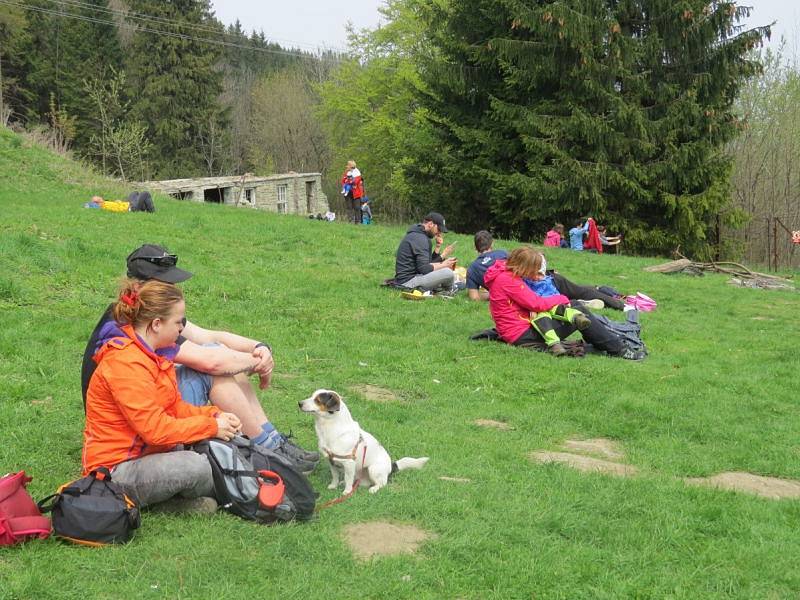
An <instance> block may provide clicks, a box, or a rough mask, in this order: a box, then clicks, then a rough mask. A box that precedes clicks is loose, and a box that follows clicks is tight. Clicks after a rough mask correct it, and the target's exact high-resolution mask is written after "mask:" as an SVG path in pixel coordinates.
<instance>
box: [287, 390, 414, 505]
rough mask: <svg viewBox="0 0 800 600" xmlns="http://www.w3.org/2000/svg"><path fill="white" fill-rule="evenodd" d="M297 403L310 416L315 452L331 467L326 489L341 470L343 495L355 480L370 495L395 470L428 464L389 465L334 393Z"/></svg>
mask: <svg viewBox="0 0 800 600" xmlns="http://www.w3.org/2000/svg"><path fill="white" fill-rule="evenodd" d="M298 404H299V405H300V410H302V411H303V412H307V413H311V414H313V415H314V429H315V430H316V432H317V443H318V444H319V451H320V453H321V454H324V455H325V456H327V457H328V461H329V462H330V466H331V484H330V485H329V486H328V489H329V490H334V489H336V488H337V487H338V485H339V471H343V472H344V494H345V495H346V494H349V493H350V492H352V490H353V484H354V482H355V481H356V480H358V482H359V484H360V483H365V484H366V483H369V484H370V488H369V491H370V493H371V494H374V493H375V492H377V491H378V490H379V489H381V488H382V487H383V486H385V485H386V484H387V483H388V481H389V476H390V475H391V474H392V473H394V472H395V471H403V470H405V469H421V468H422V467H424V466H425V463H426V462H428V457H427V456H426V457H423V458H401V459H400V460H398V461H397V462H392V459H391V458H389V453H388V452H386V450H385V449H384V447H383V446H381V444H380V442H378V440H376V439H375V438H374V437H372V435H370V434H369V433H368V432H366V431H364V430H363V429H361V427H360V426H359V424H358V423H357V422H356V421H354V420H353V417H352V416H351V415H350V411H349V410H348V409H347V406H346V405H345V403H344V401H343V400H342V397H341V396H340V395H339V394H337V393H336V392H333V391H331V390H317V391H316V392H314V393H313V394H312V395H311V397H310V398H307V399H305V400H302V401H300V402H298Z"/></svg>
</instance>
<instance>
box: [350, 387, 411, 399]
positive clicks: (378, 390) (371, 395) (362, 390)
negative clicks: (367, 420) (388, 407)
mask: <svg viewBox="0 0 800 600" xmlns="http://www.w3.org/2000/svg"><path fill="white" fill-rule="evenodd" d="M350 389H351V390H353V391H354V392H357V393H359V394H361V395H362V396H364V398H366V399H367V400H372V401H373V402H397V401H398V400H400V397H399V396H397V394H395V393H394V392H393V391H392V390H387V389H385V388H382V387H378V386H377V385H370V384H365V385H355V386H353V387H351V388H350Z"/></svg>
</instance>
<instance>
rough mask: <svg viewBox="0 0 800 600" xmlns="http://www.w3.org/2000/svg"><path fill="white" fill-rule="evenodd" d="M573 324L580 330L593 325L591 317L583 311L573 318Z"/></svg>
mask: <svg viewBox="0 0 800 600" xmlns="http://www.w3.org/2000/svg"><path fill="white" fill-rule="evenodd" d="M572 324H573V325H575V329H577V330H578V331H583V330H584V329H589V327H591V326H592V322H591V321H590V320H589V317H587V316H586V315H585V314H583V313H578V314H577V315H575V318H574V319H572Z"/></svg>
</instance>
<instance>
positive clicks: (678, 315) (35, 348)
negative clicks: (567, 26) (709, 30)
mask: <svg viewBox="0 0 800 600" xmlns="http://www.w3.org/2000/svg"><path fill="white" fill-rule="evenodd" d="M128 191H129V190H128V189H126V188H124V187H120V185H119V184H118V183H114V182H109V181H105V180H102V179H100V178H97V177H93V176H91V175H87V174H86V172H85V171H83V170H82V169H81V168H80V167H79V166H78V165H75V164H73V163H70V162H67V161H65V160H63V159H61V158H59V157H54V156H51V155H50V154H48V153H46V152H44V151H43V150H41V149H38V148H31V147H26V144H25V143H24V142H23V141H22V140H20V138H18V137H16V136H14V135H12V134H10V133H8V132H7V131H4V130H0V473H5V472H8V471H15V470H19V469H23V468H24V469H25V470H26V471H28V472H29V473H30V474H32V475H33V476H34V481H33V483H32V485H31V491H32V493H33V494H34V496H36V497H37V498H41V497H43V496H44V495H46V494H49V493H51V492H52V491H53V490H54V488H55V487H56V486H57V485H59V484H61V483H63V482H64V481H67V480H69V479H71V478H74V477H75V476H77V475H78V473H79V466H80V449H81V431H82V426H83V410H82V406H81V399H80V387H79V370H80V359H81V354H82V351H83V347H84V343H85V341H86V338H87V337H88V334H89V332H90V331H91V329H92V327H93V326H94V324H95V322H96V321H97V319H98V318H99V316H100V313H101V312H102V310H103V308H104V307H105V306H106V305H107V303H108V302H109V300H110V299H111V297H112V295H113V294H114V291H115V282H116V280H117V278H118V277H119V276H121V275H122V274H123V267H124V260H125V256H126V255H127V254H128V253H129V252H130V251H131V250H132V249H133V248H135V247H136V246H138V245H139V244H141V243H145V242H155V243H160V244H164V245H166V246H167V247H169V248H170V249H171V250H173V251H175V252H177V253H178V254H179V255H180V266H182V267H183V268H186V269H188V270H190V271H192V272H193V273H194V274H195V276H194V277H193V278H192V279H191V280H189V281H188V282H186V284H185V285H184V286H183V287H184V289H185V291H186V296H187V307H188V309H187V312H188V314H189V318H190V319H191V320H192V321H194V322H196V323H198V324H200V325H203V326H206V327H214V328H220V329H229V330H232V331H236V332H240V333H243V334H245V335H248V336H250V337H254V338H258V339H263V340H265V341H268V342H269V343H270V344H271V345H272V346H273V350H274V354H275V360H276V371H275V377H274V379H273V385H272V387H271V388H270V389H268V390H266V391H263V392H260V393H259V394H260V397H261V399H262V402H263V404H264V406H265V407H266V410H267V413H268V414H269V415H270V416H271V418H272V419H273V420H274V421H275V422H276V424H277V425H278V426H279V428H281V429H284V430H287V431H288V430H289V429H291V430H293V431H294V433H295V435H296V436H297V437H298V438H299V440H300V441H301V443H303V444H304V445H306V446H309V447H313V446H314V444H315V442H314V434H313V427H312V424H311V421H310V420H309V418H308V417H306V416H305V415H302V414H300V413H299V412H298V410H297V401H298V400H300V399H302V398H305V397H307V396H308V395H309V393H310V392H311V391H313V390H314V389H316V388H318V387H328V388H332V389H336V390H338V391H340V392H341V393H342V394H344V396H345V398H346V400H347V401H348V404H349V406H350V409H351V411H352V412H353V414H354V416H355V418H356V419H357V420H358V421H359V422H360V423H361V425H362V426H363V427H364V428H365V429H367V430H368V431H370V432H371V433H373V434H374V435H375V436H376V437H377V438H378V439H379V440H381V441H382V442H383V443H384V445H385V446H386V447H387V448H388V449H389V451H390V453H391V454H392V455H393V456H394V457H400V456H421V455H426V456H430V457H431V461H430V462H429V464H428V466H427V467H426V468H425V469H424V470H423V471H419V472H404V473H402V474H400V475H399V476H397V477H396V478H395V479H394V480H393V482H392V483H391V484H390V486H389V487H388V488H386V489H384V490H381V492H380V493H378V494H377V495H375V496H373V495H370V494H367V493H365V492H363V491H362V492H361V493H358V494H357V495H356V496H355V497H353V498H351V499H349V500H347V501H346V502H344V503H343V504H339V505H337V506H334V507H332V508H330V509H328V510H326V511H323V512H322V513H321V515H320V518H319V519H318V520H316V521H315V522H313V523H310V524H304V525H300V526H295V525H292V526H287V527H274V528H268V527H262V526H257V525H254V524H251V523H246V522H243V521H241V520H238V519H236V518H234V517H232V516H228V515H226V514H222V513H219V514H217V515H215V516H213V517H210V518H188V517H174V516H164V515H156V514H145V517H144V523H143V527H142V529H141V530H140V531H139V533H138V534H137V536H136V538H135V539H134V541H133V542H132V543H131V544H129V545H127V546H125V547H119V548H106V549H100V550H93V549H84V548H79V547H75V546H69V545H65V544H62V543H59V542H57V541H55V540H52V539H51V540H47V541H42V542H33V543H29V544H26V545H25V546H23V547H16V548H11V549H2V550H0V598H70V597H96V598H121V597H148V598H221V597H233V596H243V597H258V598H278V597H281V598H352V597H354V596H364V597H368V598H378V597H384V598H529V597H537V598H618V597H654V598H660V597H674V598H729V597H738V598H786V597H794V596H798V595H800V575H798V572H797V569H796V564H797V557H798V556H800V525H798V523H800V501H798V500H783V501H780V502H777V501H770V500H767V499H763V498H759V497H755V496H749V495H745V494H740V493H733V492H724V491H718V490H712V489H705V488H695V487H688V486H687V485H685V484H684V483H683V482H682V481H680V479H679V478H683V477H702V476H709V475H714V474H716V473H719V472H722V471H748V472H752V473H757V474H761V475H772V476H777V477H783V478H795V479H800V403H799V401H798V395H797V380H798V376H797V373H798V369H799V368H800V359H799V358H798V348H797V341H798V339H800V335H798V334H800V325H798V320H797V315H798V308H800V295H798V294H792V293H785V292H766V291H759V290H746V289H739V288H733V287H731V286H729V285H728V284H727V283H726V278H725V277H723V276H714V275H711V276H706V277H702V278H690V277H686V276H666V275H660V274H650V273H645V272H643V271H642V267H644V266H646V265H647V264H650V263H652V262H653V261H647V260H643V259H637V258H629V257H624V256H595V255H590V254H577V253H571V252H569V251H560V250H554V251H552V252H549V253H548V261H549V263H550V264H551V265H553V266H554V267H555V268H557V269H559V270H560V271H561V272H563V273H565V274H566V275H568V276H569V277H570V278H572V279H574V280H575V281H578V282H589V283H597V284H600V283H605V284H610V285H613V286H614V287H617V288H619V289H622V290H623V291H626V292H635V291H637V290H640V291H643V292H646V293H647V294H649V295H651V296H652V297H654V298H655V299H656V300H658V302H659V308H658V310H657V311H656V312H654V313H649V314H645V315H643V316H642V321H643V325H644V337H645V341H646V342H647V344H648V347H649V349H650V351H651V356H650V357H649V358H648V359H647V360H646V361H644V362H643V363H638V364H637V363H631V362H627V361H622V360H616V359H609V358H604V357H598V356H591V357H587V358H585V359H583V360H570V359H554V358H552V357H550V356H547V355H544V354H538V353H532V352H528V351H525V350H520V349H515V348H511V347H507V346H504V345H502V344H495V343H488V342H487V343H481V342H471V341H469V339H468V336H469V335H470V334H471V333H474V332H475V331H478V330H480V329H484V328H486V327H488V326H490V324H491V321H490V318H489V315H488V310H487V307H486V305H480V304H477V303H470V302H468V301H467V299H466V298H465V297H463V296H462V297H457V298H455V299H453V300H451V301H446V300H442V299H438V298H434V299H431V300H428V301H425V302H407V301H404V300H401V299H400V298H399V296H398V294H397V292H392V291H388V290H385V289H381V288H379V287H378V282H379V281H380V280H381V279H383V278H384V277H388V276H389V275H391V273H392V270H393V264H394V263H393V260H394V259H393V254H394V250H395V247H396V245H397V242H398V241H399V239H400V238H401V237H402V235H403V229H402V228H390V227H382V226H379V225H378V226H371V227H360V228H356V227H353V226H349V225H346V224H344V223H324V222H318V221H310V220H308V219H304V218H300V217H293V216H281V215H275V214H267V213H263V212H256V211H252V210H246V209H233V208H230V207H222V206H214V205H198V204H194V203H187V202H179V201H173V200H168V199H164V198H156V202H157V212H156V213H155V214H153V215H150V214H139V213H132V214H112V213H108V212H105V211H99V210H89V209H83V208H82V204H83V203H84V202H86V201H87V200H88V199H89V198H90V197H91V195H93V194H95V193H99V194H100V195H102V196H104V197H106V198H110V197H114V196H117V197H121V196H123V195H124V194H126V193H127V192H128ZM431 208H435V207H433V206H432V207H431ZM447 239H448V242H449V241H451V239H457V240H458V246H457V248H458V251H457V255H458V257H459V258H460V260H461V261H462V263H467V262H468V261H470V260H471V259H472V258H474V255H475V253H474V251H473V250H472V244H471V236H468V235H450V236H448V238H447ZM500 245H501V246H505V247H511V246H512V245H513V244H510V243H509V244H500ZM606 312H608V311H606ZM609 316H612V317H617V318H619V313H609ZM365 384H369V385H374V386H379V387H380V388H384V389H386V390H390V391H392V392H393V393H394V394H395V395H396V396H397V397H398V399H397V400H395V401H389V402H383V403H378V402H373V401H369V400H367V399H366V398H365V397H364V396H363V395H362V393H361V392H359V391H357V389H356V388H358V386H363V385H365ZM476 419H492V420H497V421H502V422H506V423H508V424H509V425H511V426H512V427H513V429H511V430H508V431H502V430H497V429H493V428H485V427H480V426H478V425H476V424H475V420H476ZM598 437H604V438H610V439H613V440H615V441H617V442H618V443H619V444H620V446H621V447H622V448H623V449H624V451H625V458H624V462H626V463H627V464H630V465H633V466H635V467H637V468H638V469H639V474H638V475H637V476H635V477H631V478H614V477H611V476H607V475H602V474H585V473H580V472H578V471H574V470H571V469H569V468H567V467H564V466H559V465H540V464H537V463H535V462H532V461H531V460H530V459H529V458H528V454H529V453H530V452H532V451H536V450H540V449H545V450H555V449H558V448H559V447H560V446H561V444H562V443H563V442H564V440H566V439H568V438H598ZM443 476H445V477H455V478H467V479H469V480H470V481H469V482H454V481H447V480H442V479H439V478H440V477H443ZM329 477H330V476H329V473H328V471H327V468H324V467H320V468H318V470H317V471H316V472H315V473H314V474H313V476H312V482H313V483H314V485H315V487H316V488H317V489H318V490H319V491H320V492H321V494H322V496H321V500H327V499H330V498H333V497H334V492H331V491H328V490H327V489H325V487H326V486H327V484H328V482H329ZM373 520H388V521H392V522H394V523H400V524H413V525H416V526H417V527H420V528H423V529H425V530H427V531H429V532H431V533H434V534H436V536H437V537H436V538H435V539H432V540H431V541H428V542H427V543H426V544H424V545H423V547H422V548H421V550H420V551H419V552H418V553H417V554H416V555H413V556H412V555H403V556H397V557H388V558H377V559H373V560H372V561H370V562H367V563H361V562H359V561H357V560H356V559H355V558H354V557H353V555H352V553H351V552H350V550H349V549H348V547H347V546H346V544H345V542H344V540H343V538H342V531H343V527H344V526H345V525H347V524H353V523H360V522H367V521H373Z"/></svg>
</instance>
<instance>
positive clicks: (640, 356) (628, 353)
mask: <svg viewBox="0 0 800 600" xmlns="http://www.w3.org/2000/svg"><path fill="white" fill-rule="evenodd" d="M617 356H619V357H620V358H624V359H625V360H644V357H645V356H647V352H645V351H644V350H634V349H633V348H625V350H623V351H622V352H621V353H620V354H617Z"/></svg>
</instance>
